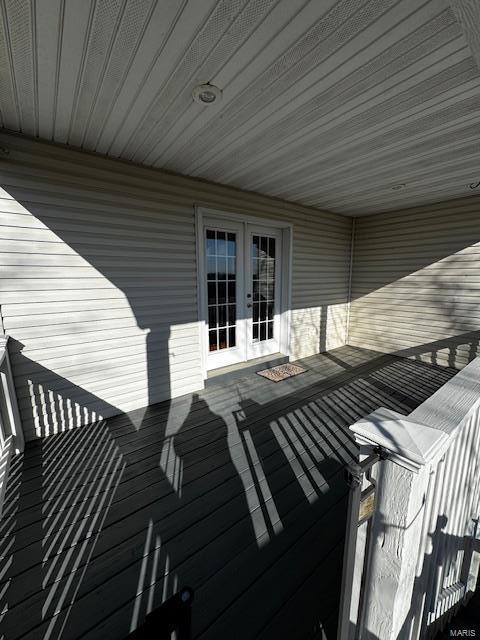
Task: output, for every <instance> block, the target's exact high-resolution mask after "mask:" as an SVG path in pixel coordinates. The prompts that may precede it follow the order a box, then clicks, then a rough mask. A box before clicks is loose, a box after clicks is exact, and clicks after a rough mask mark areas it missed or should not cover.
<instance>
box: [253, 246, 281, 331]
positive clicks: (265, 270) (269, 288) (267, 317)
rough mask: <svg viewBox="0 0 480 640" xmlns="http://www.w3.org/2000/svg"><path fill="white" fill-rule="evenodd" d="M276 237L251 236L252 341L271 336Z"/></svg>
mask: <svg viewBox="0 0 480 640" xmlns="http://www.w3.org/2000/svg"><path fill="white" fill-rule="evenodd" d="M275 243H276V238H270V237H269V236H260V235H254V236H253V237H252V292H253V315H252V322H253V332H252V334H253V341H254V342H262V341H264V340H271V339H272V338H273V322H272V320H273V314H274V307H275V253H276V251H275V250H276V247H275Z"/></svg>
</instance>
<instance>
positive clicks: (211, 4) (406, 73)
mask: <svg viewBox="0 0 480 640" xmlns="http://www.w3.org/2000/svg"><path fill="white" fill-rule="evenodd" d="M0 11H1V20H0V117H1V125H2V126H3V127H4V128H6V129H10V130H13V131H17V132H20V133H24V134H26V135H29V136H36V137H39V138H42V139H46V140H51V141H54V142H60V143H64V144H69V145H72V146H74V147H80V148H83V149H86V150H88V151H95V152H98V153H101V154H105V155H109V156H112V157H119V158H123V159H126V160H130V161H133V162H136V163H140V164H145V165H147V166H154V167H160V168H164V169H168V170H170V171H175V172H178V173H182V174H186V175H191V176H196V177H200V178H205V179H208V180H213V181H215V182H220V183H224V184H229V185H233V186H236V187H239V188H242V189H249V190H254V191H259V192H261V193H264V194H268V195H273V196H277V197H280V198H283V199H287V200H294V201H297V202H302V203H304V204H308V205H312V206H315V207H318V208H326V209H330V210H332V211H337V212H339V213H344V214H347V215H362V214H367V213H373V212H377V211H386V210H393V209H397V208H399V207H407V206H415V205H418V204H422V203H428V202H434V201H438V200H444V199H448V198H456V197H459V196H462V195H471V193H472V191H471V190H470V189H469V186H468V185H469V184H470V183H476V182H478V180H479V179H480V141H479V132H480V70H479V65H480V1H479V0H427V1H422V0H322V2H319V1H318V0H82V1H81V2H79V1H78V0H36V1H35V0H4V1H3V2H2V3H1V4H0ZM202 83H211V84H214V85H216V86H218V87H219V88H220V89H221V90H222V92H223V99H222V100H221V102H220V103H218V104H217V103H215V104H213V105H210V106H205V105H201V104H198V103H197V102H194V101H193V98H192V91H193V89H194V88H195V87H196V86H197V85H199V84H202ZM398 185H405V186H404V187H403V188H401V189H395V188H394V187H396V186H398Z"/></svg>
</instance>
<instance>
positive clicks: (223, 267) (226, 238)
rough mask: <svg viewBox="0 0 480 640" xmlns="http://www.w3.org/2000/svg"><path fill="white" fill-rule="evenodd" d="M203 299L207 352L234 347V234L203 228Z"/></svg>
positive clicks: (235, 297) (235, 289) (235, 270)
mask: <svg viewBox="0 0 480 640" xmlns="http://www.w3.org/2000/svg"><path fill="white" fill-rule="evenodd" d="M206 242H207V281H208V282H207V296H208V348H209V351H219V350H220V349H229V348H231V347H234V346H235V344H236V320H237V313H236V302H237V281H236V274H237V264H236V247H237V241H236V234H235V233H230V232H227V231H218V230H215V229H207V236H206Z"/></svg>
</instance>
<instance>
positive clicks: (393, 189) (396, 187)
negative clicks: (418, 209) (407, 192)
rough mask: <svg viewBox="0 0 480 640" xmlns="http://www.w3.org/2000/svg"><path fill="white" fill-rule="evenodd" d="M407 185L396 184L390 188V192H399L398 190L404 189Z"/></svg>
mask: <svg viewBox="0 0 480 640" xmlns="http://www.w3.org/2000/svg"><path fill="white" fill-rule="evenodd" d="M406 186H407V185H406V184H405V183H404V182H402V183H401V184H396V185H394V186H393V187H392V191H399V190H400V189H405V187H406Z"/></svg>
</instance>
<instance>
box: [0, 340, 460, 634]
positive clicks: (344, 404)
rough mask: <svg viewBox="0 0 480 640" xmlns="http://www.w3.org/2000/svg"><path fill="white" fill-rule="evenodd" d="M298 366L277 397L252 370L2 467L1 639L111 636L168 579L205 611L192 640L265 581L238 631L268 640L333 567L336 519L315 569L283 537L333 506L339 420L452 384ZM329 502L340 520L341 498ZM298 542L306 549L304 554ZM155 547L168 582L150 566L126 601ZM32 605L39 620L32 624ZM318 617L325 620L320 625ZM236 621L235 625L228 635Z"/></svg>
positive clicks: (422, 367)
mask: <svg viewBox="0 0 480 640" xmlns="http://www.w3.org/2000/svg"><path fill="white" fill-rule="evenodd" d="M300 363H301V364H302V366H306V367H308V371H307V372H306V373H304V374H302V376H297V377H296V378H290V379H288V380H285V381H284V382H283V384H282V385H281V386H282V389H279V386H280V385H271V384H270V382H269V381H268V380H265V381H262V380H261V379H260V378H259V377H258V376H256V374H254V373H252V374H251V379H249V378H245V379H243V378H242V379H241V380H240V381H232V383H231V384H229V385H225V386H223V387H212V388H210V389H208V390H206V391H205V392H201V393H199V394H193V395H189V396H186V397H184V398H180V399H178V400H175V401H173V402H171V403H170V402H168V403H165V402H163V403H160V404H158V405H154V406H151V407H149V408H148V409H147V410H146V411H138V412H132V413H131V414H130V415H121V416H115V417H113V418H109V419H108V420H106V421H103V422H99V423H96V424H94V425H92V426H91V427H87V428H86V429H78V430H73V431H71V432H67V433H64V434H58V435H55V436H51V437H50V438H48V439H46V440H44V441H42V442H40V443H38V444H34V445H32V446H31V447H28V448H27V450H26V452H25V455H24V457H23V458H18V459H17V460H15V461H14V463H15V465H14V468H15V469H16V476H15V477H13V478H12V482H11V486H9V487H8V501H7V513H6V518H5V519H4V520H3V522H2V524H1V525H0V526H1V527H2V531H4V532H7V535H6V536H5V538H4V540H3V541H2V544H1V548H2V549H3V551H4V553H5V554H6V557H5V561H6V562H8V561H9V554H11V553H12V551H13V555H12V556H11V557H12V558H13V563H12V565H11V567H9V568H7V570H6V574H5V575H4V576H3V578H2V579H1V580H0V593H1V590H2V588H5V590H6V591H5V592H6V596H5V597H6V599H7V601H8V600H9V610H8V611H7V614H6V618H5V623H4V626H5V625H6V628H8V630H9V635H8V637H9V640H10V638H11V639H12V640H17V638H20V637H22V638H32V640H33V638H35V640H37V638H39V637H42V636H41V635H39V634H41V633H43V632H44V631H45V630H46V629H47V628H49V626H50V627H51V626H52V625H53V627H54V628H55V629H59V628H60V626H61V624H63V623H65V624H66V627H65V629H66V631H65V633H64V635H62V640H69V639H70V638H71V639H72V640H73V638H74V637H77V635H78V633H80V631H78V633H77V630H75V625H77V627H78V629H80V628H81V629H82V630H83V631H82V633H83V634H85V637H87V638H90V639H91V640H97V638H104V637H109V638H110V637H111V638H123V637H124V636H125V635H126V634H127V632H128V628H126V627H128V626H129V624H130V622H131V619H130V617H131V615H132V611H133V609H134V608H135V607H137V605H138V606H140V609H141V611H140V614H139V615H140V618H141V617H142V616H143V615H144V614H145V606H146V602H147V601H150V600H152V602H157V603H159V602H160V601H159V600H158V598H159V597H160V598H161V592H162V589H163V588H164V587H165V584H167V583H168V585H169V586H168V585H167V588H168V589H171V588H172V583H171V580H173V577H174V575H179V576H180V580H182V581H185V580H191V582H190V584H192V586H194V588H195V589H196V590H197V596H196V602H197V603H200V604H201V603H203V604H204V606H203V605H202V611H201V613H195V616H194V619H196V620H197V622H196V623H195V637H198V635H199V634H203V635H202V638H207V637H212V638H213V637H218V635H216V634H218V633H221V632H222V629H223V630H224V629H225V622H224V621H225V620H226V619H228V620H230V619H232V618H233V619H235V618H239V616H240V613H241V608H239V605H236V604H235V603H236V602H237V601H242V602H255V595H254V594H255V593H258V591H257V590H258V588H259V587H258V586H255V585H256V584H257V581H258V580H260V582H262V581H264V580H266V581H267V582H266V583H265V584H267V583H268V584H270V587H269V588H270V589H273V591H274V592H275V593H276V597H275V598H274V600H273V601H272V602H271V603H270V604H269V605H268V611H267V610H266V608H265V609H262V610H260V609H258V608H255V606H253V609H252V611H253V610H255V614H254V620H252V625H253V626H252V630H253V629H255V630H256V631H255V633H257V632H258V633H259V634H260V636H261V637H262V638H264V639H265V640H266V639H267V638H269V639H270V638H272V639H273V637H274V636H272V635H269V634H273V630H274V629H278V628H279V627H278V625H279V624H280V623H279V622H278V620H280V619H282V618H283V616H282V615H281V612H282V609H283V607H284V606H285V607H287V606H293V604H290V605H288V603H289V602H290V603H293V602H295V601H296V599H298V598H299V597H300V596H298V595H296V594H297V592H301V591H302V589H306V588H307V586H305V585H308V584H314V583H315V576H317V575H319V573H318V572H320V571H321V568H322V566H324V567H325V566H327V564H326V563H328V562H331V563H332V566H336V565H335V563H337V564H338V562H339V560H338V558H336V555H335V554H336V553H337V552H336V551H335V549H340V548H341V546H342V537H343V529H342V526H341V518H338V517H336V518H335V522H337V525H336V526H334V527H331V529H332V532H331V535H332V545H331V547H329V548H330V551H329V550H328V549H327V548H326V547H324V546H322V543H321V539H322V537H320V549H319V550H316V552H317V551H318V556H316V557H315V561H314V562H313V563H312V559H311V553H310V558H309V559H307V557H303V556H302V547H301V545H298V544H297V539H302V540H304V541H307V540H310V538H309V537H308V531H310V530H312V531H313V530H315V527H316V526H317V527H318V526H320V525H318V522H322V521H326V519H327V520H328V517H329V516H328V514H329V513H330V510H331V509H333V508H334V507H333V506H332V505H333V503H335V504H336V502H335V496H337V497H338V499H339V502H341V501H342V500H343V499H344V495H345V492H346V485H345V484H344V481H343V469H344V466H345V464H347V463H348V462H349V461H350V460H351V459H352V458H354V457H355V456H356V453H357V447H356V444H355V443H354V442H353V440H352V437H351V436H350V434H349V432H348V430H347V429H346V427H348V425H349V424H350V423H351V422H354V421H356V420H358V419H359V418H360V417H363V416H364V415H366V414H367V413H369V412H370V411H372V410H374V409H376V408H378V406H380V405H384V406H389V407H390V408H392V409H394V410H397V411H403V412H408V411H410V410H411V409H412V408H413V407H415V406H416V405H417V404H419V403H420V402H422V401H423V400H424V399H425V398H426V397H428V396H429V395H430V394H431V393H433V392H434V391H435V390H436V389H437V388H438V387H439V386H440V385H441V384H442V383H443V382H444V381H445V380H446V379H448V377H451V376H452V375H453V371H451V370H445V369H443V370H442V369H440V368H439V367H435V366H432V365H428V364H425V363H417V362H415V361H413V360H406V359H403V358H399V357H396V356H386V355H383V354H379V353H377V352H368V351H365V350H362V349H356V348H350V347H345V348H341V349H337V350H335V351H333V352H330V353H327V354H322V355H319V356H313V357H311V358H307V359H304V360H302V361H300ZM259 380H260V381H261V382H263V383H264V384H263V385H259V384H258V381H259ZM239 383H241V384H239ZM141 415H143V418H144V419H143V422H142V423H141V425H140V423H139V416H141ZM172 418H173V422H172V423H170V420H171V419H172ZM132 419H133V420H134V421H133V422H132ZM167 422H168V424H169V429H170V433H169V435H167V437H166V438H165V435H164V434H165V428H166V424H167ZM135 425H137V426H135ZM172 425H173V431H172ZM170 439H172V440H170ZM167 445H168V447H170V448H172V447H173V448H172V451H173V452H174V453H175V456H176V458H174V459H177V460H180V461H181V464H182V474H183V476H182V478H183V480H182V481H181V482H180V484H179V488H180V487H181V492H180V493H178V491H177V490H176V489H175V488H174V485H173V484H172V482H173V481H174V479H175V478H173V480H172V477H173V476H172V477H170V476H169V475H168V473H167V471H168V465H167V467H165V469H164V468H163V467H162V466H159V462H160V459H161V454H162V451H164V449H165V446H167ZM162 464H163V463H162ZM175 464H176V463H175ZM42 472H43V473H42ZM59 478H60V479H61V482H59V481H58V479H59ZM39 483H41V484H39ZM102 483H103V484H102ZM113 486H115V490H113V489H112V487H113ZM317 492H318V493H317ZM316 496H317V497H316ZM314 498H315V499H314ZM102 501H103V502H102ZM331 501H333V502H331ZM329 504H330V506H328V505H329ZM338 509H340V511H341V512H342V513H344V511H345V505H343V506H341V505H340V506H338ZM342 510H343V511H342ZM332 513H333V512H332ZM335 513H336V512H335ZM342 517H343V516H342ZM103 519H104V522H103ZM149 521H150V523H151V524H150V525H149V524H148V522H149ZM147 525H148V527H150V528H151V536H153V537H152V541H151V542H150V543H149V546H146V535H147V529H148V527H147ZM49 529H50V530H51V531H50V534H49V535H48V536H47V533H48V531H49ZM156 532H158V533H159V534H160V537H161V544H160V546H159V547H158V546H156V544H155V542H154V540H155V536H156V535H157V533H156ZM305 536H306V537H305ZM312 536H313V534H312ZM325 544H326V541H325ZM311 545H312V542H305V544H304V547H305V549H304V550H303V552H304V553H306V554H308V550H309V548H310V550H311V548H312V547H311ZM295 550H296V551H295ZM295 553H299V554H300V556H299V557H300V561H299V562H298V563H297V565H298V567H301V569H300V568H299V574H298V576H297V577H296V578H295V581H291V582H290V584H289V583H288V581H287V584H285V585H283V586H281V588H280V587H278V588H277V587H276V586H275V583H276V582H278V581H277V580H275V575H277V574H278V572H279V571H280V572H282V571H285V570H286V569H285V568H286V567H288V558H292V557H294V555H292V554H295ZM338 553H339V552H338ZM165 554H167V555H168V557H170V558H171V564H170V568H169V573H168V575H170V576H171V579H167V578H164V577H163V574H161V575H160V574H159V573H157V574H156V575H155V580H154V581H153V582H151V581H150V579H149V581H148V584H147V583H145V584H144V585H143V586H137V587H136V590H137V595H135V593H131V589H132V588H134V591H135V585H137V582H138V579H139V578H138V576H139V575H140V573H141V572H142V571H144V569H142V567H146V571H147V573H148V572H150V571H151V570H152V567H153V565H154V564H155V563H157V564H158V563H159V566H160V564H162V562H163V563H164V562H165V561H166V557H167V555H165ZM332 554H333V555H332ZM340 555H341V554H340ZM330 557H331V559H330V560H328V558H330ZM335 558H336V559H335ZM340 562H341V560H340ZM162 566H163V565H162ZM282 567H284V569H282ZM1 569H2V565H0V571H1ZM332 570H333V569H332ZM239 571H240V572H241V573H242V576H243V577H242V578H241V579H240V578H239V577H238V579H237V574H238V572H239ZM82 574H84V575H83V578H82ZM40 575H41V576H42V581H41V583H39V581H38V577H39V576H40ZM232 576H235V579H232ZM261 576H265V577H264V578H262V577H261ZM169 580H170V581H169ZM77 582H78V584H77ZM72 585H76V593H75V594H74V598H75V602H74V605H73V608H72V609H71V611H70V613H69V602H70V600H69V598H71V597H72V592H71V591H68V589H71V588H73V587H72ZM115 585H116V586H115ZM272 585H273V586H272ZM302 585H304V586H302ZM64 590H65V593H66V597H67V599H66V600H64V601H63V602H62V601H61V600H59V597H60V596H61V594H63V592H64ZM9 593H10V598H9V597H8V594H9ZM121 593H123V595H122V596H121V595H120V594H121ZM129 593H130V595H129ZM215 593H217V596H215ZM208 594H211V595H210V596H209V595H208ZM214 596H215V597H214ZM272 597H273V596H272ZM137 601H138V602H140V604H138V602H137ZM135 602H137V605H136V604H135ZM309 602H310V600H308V598H307V599H305V611H306V614H305V615H306V622H305V626H304V627H302V628H303V629H304V630H305V633H307V629H308V619H309V617H308V616H309V615H310V612H311V609H312V604H311V603H310V604H308V603H309ZM329 602H330V600H329ZM100 603H101V606H99V605H100ZM222 603H223V604H222ZM198 606H200V605H198ZM329 606H334V603H333V604H332V603H331V605H329ZM309 607H310V608H309ZM40 610H42V612H43V613H42V616H43V618H42V617H41V618H39V617H36V616H35V615H32V611H33V612H35V611H40ZM86 611H88V612H89V613H88V615H86ZM196 611H198V609H196ZM222 612H223V613H222ZM330 613H331V612H330V610H329V611H325V618H326V619H327V618H328V616H329V615H330ZM252 615H253V614H252ZM240 617H241V616H240ZM75 621H77V622H75ZM242 624H243V621H242V620H241V619H240V618H239V622H238V625H237V626H238V628H240V627H241V625H242ZM78 625H80V626H78ZM87 627H88V628H87ZM2 630H3V629H2ZM269 630H270V631H269ZM252 632H253V631H252Z"/></svg>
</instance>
